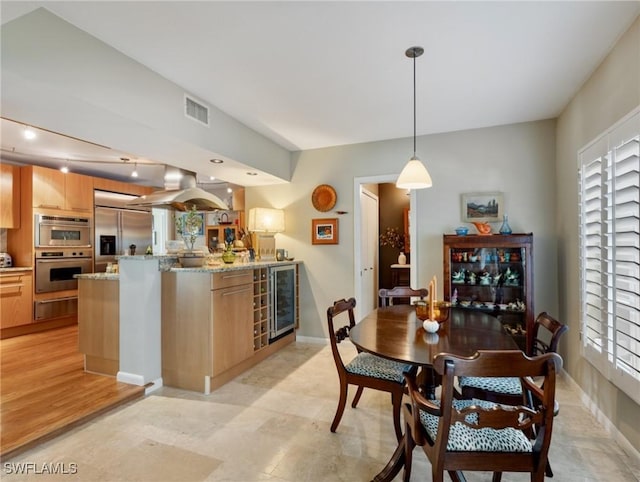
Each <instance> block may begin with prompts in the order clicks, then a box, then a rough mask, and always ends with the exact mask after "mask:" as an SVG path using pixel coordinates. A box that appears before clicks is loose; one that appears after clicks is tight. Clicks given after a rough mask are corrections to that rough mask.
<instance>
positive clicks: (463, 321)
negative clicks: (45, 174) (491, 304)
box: [349, 305, 519, 482]
mask: <svg viewBox="0 0 640 482" xmlns="http://www.w3.org/2000/svg"><path fill="white" fill-rule="evenodd" d="M349 338H350V339H351V342H352V343H353V344H354V345H355V346H356V347H358V348H359V349H361V350H363V351H366V352H368V353H372V354H374V355H378V356H380V357H383V358H387V359H389V360H395V361H398V362H402V363H407V364H411V365H415V366H418V367H420V369H421V371H422V372H423V373H424V374H426V375H427V376H426V377H423V380H427V383H431V384H432V386H431V392H432V393H433V392H434V391H435V384H436V382H437V380H435V378H434V375H433V371H432V370H431V368H432V364H433V359H434V358H435V357H436V355H438V354H439V353H451V354H454V355H459V356H472V355H474V354H475V353H476V352H477V351H478V350H517V349H519V348H518V345H517V344H516V342H515V340H514V339H513V337H512V336H511V335H509V334H508V333H507V332H506V331H505V330H504V328H503V326H502V323H501V322H500V320H499V319H498V318H496V317H494V316H491V315H489V314H487V313H483V312H481V311H474V310H467V309H458V308H451V309H450V310H449V316H448V318H447V319H446V320H445V321H443V322H442V323H440V327H439V329H438V331H437V332H435V333H428V332H427V331H426V330H425V329H424V328H423V326H422V320H420V319H419V318H418V317H417V316H416V310H415V307H414V306H412V305H394V306H386V307H380V308H377V309H375V310H374V311H372V312H370V313H369V314H368V315H366V316H365V317H364V318H363V319H362V320H361V321H360V322H358V323H357V324H356V325H355V326H354V327H353V328H351V330H350V332H349ZM403 466H404V437H403V438H402V439H401V440H400V442H399V444H398V447H397V448H396V450H395V451H394V453H393V455H392V456H391V459H390V460H389V462H388V463H387V465H386V466H385V467H384V468H383V469H382V471H381V472H380V473H378V474H377V475H376V476H375V477H374V478H373V480H374V481H376V482H382V481H390V480H392V479H393V478H394V477H395V476H396V475H397V474H398V473H399V472H400V470H401V469H402V467H403Z"/></svg>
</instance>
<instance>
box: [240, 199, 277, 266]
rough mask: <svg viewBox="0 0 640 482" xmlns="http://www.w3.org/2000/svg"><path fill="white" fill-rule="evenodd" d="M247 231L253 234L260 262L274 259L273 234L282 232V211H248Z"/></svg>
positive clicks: (274, 245)
mask: <svg viewBox="0 0 640 482" xmlns="http://www.w3.org/2000/svg"><path fill="white" fill-rule="evenodd" d="M248 229H249V231H250V232H252V233H255V240H254V245H255V250H256V253H257V255H258V258H259V259H260V260H261V261H274V260H275V259H276V240H275V234H276V233H281V232H283V231H284V211H283V210H282V209H272V208H251V209H249V222H248Z"/></svg>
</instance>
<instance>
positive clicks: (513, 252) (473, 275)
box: [443, 234, 534, 353]
mask: <svg viewBox="0 0 640 482" xmlns="http://www.w3.org/2000/svg"><path fill="white" fill-rule="evenodd" d="M443 250H444V252H443V260H444V266H443V268H444V272H443V276H444V299H445V300H447V301H451V303H452V305H453V307H454V309H460V310H480V311H483V312H486V313H489V314H491V315H493V316H495V317H497V318H498V319H499V320H500V321H501V322H502V324H503V326H504V329H505V331H506V332H507V333H510V334H511V335H512V336H513V337H514V339H515V340H516V342H517V343H518V345H519V346H520V348H521V349H523V350H525V351H526V352H527V353H530V352H531V348H532V347H531V343H532V340H531V339H530V338H531V337H530V336H528V335H530V333H531V327H532V326H533V321H534V311H533V263H532V260H533V235H532V234H511V235H504V234H496V235H468V236H457V235H448V234H445V235H444V236H443Z"/></svg>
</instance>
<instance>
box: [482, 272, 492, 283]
mask: <svg viewBox="0 0 640 482" xmlns="http://www.w3.org/2000/svg"><path fill="white" fill-rule="evenodd" d="M480 284H481V285H482V286H489V285H490V284H491V274H490V273H488V272H487V271H483V273H482V274H481V275H480Z"/></svg>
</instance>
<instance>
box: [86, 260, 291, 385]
mask: <svg viewBox="0 0 640 482" xmlns="http://www.w3.org/2000/svg"><path fill="white" fill-rule="evenodd" d="M298 264H299V262H298V261H295V262H294V261H284V262H277V261H270V262H260V261H258V262H250V263H233V264H222V265H217V266H202V267H194V268H182V267H179V265H178V264H177V259H176V258H175V257H173V258H171V257H163V256H122V257H120V258H119V271H120V273H119V274H111V273H93V274H86V275H78V276H77V278H78V279H79V304H80V305H81V306H82V307H83V308H82V309H81V310H79V319H78V323H79V330H80V340H81V352H82V353H84V354H85V363H86V367H87V369H91V371H97V372H99V373H105V374H111V375H113V374H114V373H113V371H114V367H115V366H117V370H116V372H117V377H118V380H120V381H125V382H128V383H133V384H136V385H145V386H147V387H148V388H147V391H148V392H149V391H153V390H155V389H157V388H159V387H160V386H162V385H163V384H166V385H168V386H173V387H178V388H184V389H188V390H196V391H200V392H203V393H209V392H210V391H211V390H213V389H215V388H217V387H219V386H221V385H222V384H224V383H226V382H228V381H229V380H231V379H232V378H234V377H235V376H237V375H238V374H240V373H242V372H243V371H245V370H246V369H248V368H250V367H251V366H253V365H255V364H256V363H258V362H260V361H261V360H263V359H264V358H266V357H267V356H269V355H270V354H272V353H274V352H275V351H277V350H279V349H280V348H282V347H283V346H284V345H286V344H288V343H291V342H293V341H295V331H294V330H293V328H292V329H291V332H287V333H283V334H282V335H281V336H279V337H278V338H277V339H272V340H270V339H269V336H268V333H269V332H268V330H269V318H270V316H271V310H270V299H271V293H270V292H269V290H270V283H269V279H268V277H269V272H270V270H271V269H272V268H275V267H283V266H287V265H289V266H292V267H294V268H295V273H296V278H295V290H296V291H295V293H296V297H295V298H296V299H295V301H294V303H293V305H292V307H291V309H292V310H294V313H292V314H291V315H292V316H293V317H295V320H296V322H297V317H298V308H297V289H298V288H297V287H298V283H297V265H298ZM101 282H102V283H106V284H105V285H104V286H103V288H97V289H96V288H89V284H91V283H93V284H95V285H96V286H98V285H99V284H100V283H101ZM109 283H115V284H117V285H118V286H117V293H118V296H119V300H114V299H115V298H116V297H115V295H114V294H113V293H111V294H109V295H108V296H100V295H99V293H101V292H104V293H106V292H107V291H113V286H110V285H109ZM83 288H84V289H83ZM109 288H111V290H109ZM91 292H93V293H94V294H93V295H92V296H85V295H84V293H87V294H88V293H91ZM118 301H119V303H118ZM114 303H116V304H118V305H119V306H118V307H117V309H115V308H114ZM114 310H115V311H114ZM115 312H117V313H118V317H117V319H116V316H115ZM96 313H98V314H104V313H110V315H109V316H108V317H106V318H105V317H103V318H101V316H102V315H99V316H96ZM107 318H108V320H107ZM107 326H109V327H110V328H109V329H107ZM296 326H297V323H296ZM99 339H102V340H107V339H110V340H113V339H118V349H119V352H118V353H117V359H115V360H114V359H113V356H114V350H113V349H112V348H113V346H111V347H110V351H109V352H108V353H107V347H106V344H105V343H103V342H101V341H99ZM111 345H113V344H111ZM96 347H97V348H98V352H96ZM99 350H103V352H99ZM101 355H105V356H104V357H103V356H101ZM102 358H105V359H106V360H108V361H109V362H108V363H105V362H104V361H103V360H102ZM96 359H98V364H100V363H101V364H102V367H108V368H109V369H108V370H107V369H105V368H102V367H100V368H98V369H96V363H97V362H96Z"/></svg>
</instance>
